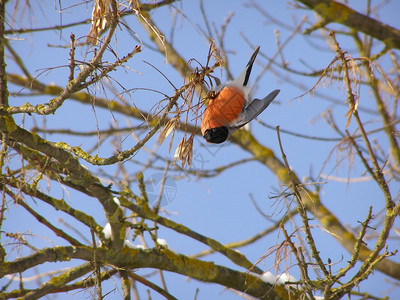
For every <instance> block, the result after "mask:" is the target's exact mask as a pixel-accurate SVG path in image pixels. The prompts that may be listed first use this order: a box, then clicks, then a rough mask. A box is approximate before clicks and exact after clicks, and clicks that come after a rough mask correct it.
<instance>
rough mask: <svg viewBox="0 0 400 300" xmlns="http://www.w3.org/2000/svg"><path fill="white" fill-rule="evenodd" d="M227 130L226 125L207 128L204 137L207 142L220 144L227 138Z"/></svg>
mask: <svg viewBox="0 0 400 300" xmlns="http://www.w3.org/2000/svg"><path fill="white" fill-rule="evenodd" d="M228 135H229V130H228V127H226V126H221V127H216V128H211V129H207V130H206V132H205V133H204V138H205V140H206V141H207V142H209V143H214V144H221V143H223V142H225V141H226V140H227V138H228Z"/></svg>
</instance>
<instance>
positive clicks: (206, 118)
mask: <svg viewBox="0 0 400 300" xmlns="http://www.w3.org/2000/svg"><path fill="white" fill-rule="evenodd" d="M243 106H244V94H243V91H242V90H241V89H239V88H237V87H235V86H227V87H224V88H223V89H222V90H221V91H220V92H219V93H218V95H217V97H215V98H214V99H211V100H210V102H209V103H208V105H207V107H206V109H205V111H204V115H203V119H202V121H201V133H202V135H204V132H205V131H206V130H207V129H211V128H217V127H221V126H227V125H228V124H229V123H230V122H232V121H233V120H234V119H236V118H237V117H238V115H239V114H240V113H241V112H242V109H243Z"/></svg>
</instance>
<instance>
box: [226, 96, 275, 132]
mask: <svg viewBox="0 0 400 300" xmlns="http://www.w3.org/2000/svg"><path fill="white" fill-rule="evenodd" d="M279 92H280V90H274V91H272V92H271V93H269V94H268V95H267V96H266V97H264V98H263V99H254V100H253V101H252V102H251V103H250V104H249V105H248V106H247V107H246V108H245V109H244V110H243V111H242V113H241V114H240V116H239V118H238V120H237V121H234V122H233V123H231V124H230V125H229V128H230V129H231V130H236V129H239V128H240V127H242V126H244V125H246V124H247V123H249V122H250V121H251V120H253V119H255V118H257V117H258V115H259V114H261V113H262V112H263V111H264V110H265V109H266V108H267V107H268V105H269V104H270V103H271V102H272V101H273V100H274V99H275V97H276V96H277V95H278V94H279Z"/></svg>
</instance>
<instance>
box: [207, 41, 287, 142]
mask: <svg viewBox="0 0 400 300" xmlns="http://www.w3.org/2000/svg"><path fill="white" fill-rule="evenodd" d="M259 50H260V46H258V47H257V48H256V49H255V50H254V53H253V55H252V56H251V58H250V60H249V62H248V64H247V66H246V67H245V68H244V70H243V72H242V73H241V74H240V75H239V77H238V78H236V79H235V80H233V81H227V82H226V83H224V84H222V85H220V86H218V87H217V88H216V90H215V97H213V98H212V99H210V101H209V102H208V105H207V107H206V109H205V111H204V114H203V119H202V121H201V134H202V135H203V137H204V139H205V140H206V141H207V142H209V143H215V144H220V143H223V142H225V141H226V140H227V139H228V137H229V135H230V134H232V133H233V132H235V131H236V130H237V129H239V128H240V127H242V126H244V125H246V124H247V123H249V122H250V121H251V120H253V119H254V118H256V117H257V116H258V115H259V114H260V113H262V112H263V111H264V109H266V108H267V107H268V105H269V104H270V103H271V102H272V100H274V99H275V97H276V96H277V95H278V94H279V91H280V90H274V91H272V92H271V93H270V94H268V95H267V96H266V97H265V98H263V99H253V100H252V101H251V102H250V101H249V88H248V87H247V83H248V81H249V77H250V73H251V68H252V67H253V63H254V61H255V59H256V56H257V54H258V51H259Z"/></svg>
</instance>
